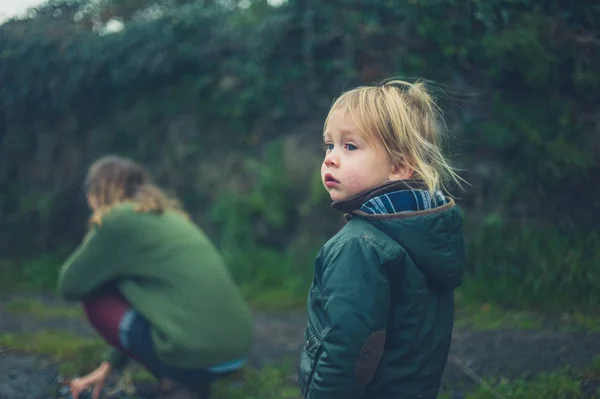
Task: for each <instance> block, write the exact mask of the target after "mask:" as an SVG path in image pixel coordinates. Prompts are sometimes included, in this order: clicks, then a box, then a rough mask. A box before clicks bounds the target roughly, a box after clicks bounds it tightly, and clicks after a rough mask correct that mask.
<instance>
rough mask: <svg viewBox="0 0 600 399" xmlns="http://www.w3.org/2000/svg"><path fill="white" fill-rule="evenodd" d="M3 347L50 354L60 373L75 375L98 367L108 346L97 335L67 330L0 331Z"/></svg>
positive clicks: (16, 350)
mask: <svg viewBox="0 0 600 399" xmlns="http://www.w3.org/2000/svg"><path fill="white" fill-rule="evenodd" d="M0 347H3V348H8V349H10V350H11V351H15V352H22V353H31V354H36V355H42V356H45V357H48V358H50V359H52V360H54V361H57V362H59V363H60V364H61V366H60V369H59V371H60V373H62V374H64V375H73V374H78V373H80V372H82V371H83V370H91V369H92V368H93V367H95V366H97V365H98V364H99V363H100V361H101V357H102V353H103V351H104V350H105V349H106V346H105V344H104V342H102V341H101V340H100V339H98V338H82V337H80V336H76V335H73V334H69V333H67V332H64V331H56V330H50V331H38V332H34V333H19V334H0Z"/></svg>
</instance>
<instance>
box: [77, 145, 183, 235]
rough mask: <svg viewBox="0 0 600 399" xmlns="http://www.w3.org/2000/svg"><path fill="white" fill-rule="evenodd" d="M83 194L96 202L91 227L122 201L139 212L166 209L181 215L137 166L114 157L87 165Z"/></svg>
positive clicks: (178, 209)
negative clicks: (134, 206)
mask: <svg viewBox="0 0 600 399" xmlns="http://www.w3.org/2000/svg"><path fill="white" fill-rule="evenodd" d="M85 192H86V194H87V195H88V196H90V197H91V198H93V199H94V200H95V201H96V203H97V208H96V209H95V210H94V212H93V214H92V216H91V218H90V225H94V224H96V225H98V224H101V223H102V218H103V216H104V215H106V214H107V213H108V212H110V210H111V209H112V207H114V206H115V205H117V204H119V203H123V202H132V203H135V204H136V205H137V207H136V210H137V211H138V212H155V213H159V214H160V213H163V212H164V211H165V210H167V209H173V210H176V211H179V212H183V210H182V209H181V207H180V204H179V201H177V199H175V198H170V197H169V196H168V195H167V194H166V193H164V192H163V191H162V190H161V189H160V188H158V187H157V186H155V185H154V184H153V183H152V181H151V179H150V176H149V175H148V173H147V172H146V171H145V170H144V169H143V168H142V167H141V166H140V165H138V164H137V163H135V162H134V161H132V160H130V159H127V158H123V157H119V156H116V155H108V156H104V157H102V158H100V159H98V160H97V161H95V162H94V163H93V164H92V166H90V169H89V171H88V174H87V176H86V178H85Z"/></svg>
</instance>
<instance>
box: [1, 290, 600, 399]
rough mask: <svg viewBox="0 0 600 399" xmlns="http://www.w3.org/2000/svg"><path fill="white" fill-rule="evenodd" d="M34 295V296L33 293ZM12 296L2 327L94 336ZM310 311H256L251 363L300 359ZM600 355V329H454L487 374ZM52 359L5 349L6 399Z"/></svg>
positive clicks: (453, 370) (463, 379) (39, 398)
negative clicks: (36, 313) (20, 309)
mask: <svg viewBox="0 0 600 399" xmlns="http://www.w3.org/2000/svg"><path fill="white" fill-rule="evenodd" d="M29 298H31V297H29ZM7 299H8V298H3V299H2V301H1V302H0V331H1V332H4V333H7V332H12V333H20V332H29V333H31V332H35V331H40V330H48V329H54V330H65V331H69V332H71V333H74V334H77V335H81V336H94V332H93V331H92V330H91V328H89V327H88V325H87V324H86V323H85V321H84V320H83V319H65V318H38V317H32V316H30V315H26V314H14V313H11V312H8V311H7V310H6V309H5V306H6V304H7V303H8V302H7ZM36 299H38V300H43V301H44V302H45V303H46V304H48V305H49V306H53V305H60V306H64V305H65V303H64V302H61V301H59V300H57V299H55V298H52V297H42V296H37V297H36ZM305 322H306V315H305V314H304V313H302V312H289V313H286V314H272V313H261V312H256V313H255V345H254V349H253V352H252V357H251V363H252V365H254V366H257V367H260V366H263V365H265V364H268V363H271V362H274V361H278V360H283V359H285V358H290V357H291V359H293V360H295V358H296V357H297V353H298V350H299V348H300V346H301V345H302V343H303V339H302V336H303V328H304V325H305ZM598 354H600V333H597V332H596V333H592V332H564V331H557V330H544V331H515V330H500V331H468V330H465V329H457V330H456V331H455V333H454V337H453V342H452V347H451V359H453V360H458V361H460V363H462V364H466V365H467V366H468V367H469V368H470V369H472V370H473V371H475V372H476V373H477V374H479V375H481V376H484V377H485V376H505V377H511V376H516V375H520V376H522V375H524V374H527V373H539V372H542V371H552V370H556V369H559V368H561V367H563V366H565V365H571V366H574V367H578V366H584V365H587V364H590V363H591V361H592V359H593V357H594V356H596V355H598ZM56 375H57V374H56V368H55V367H54V365H53V364H52V363H51V362H48V361H46V360H43V359H40V358H38V357H35V356H30V355H19V354H14V353H10V354H7V353H6V352H4V353H2V348H0V399H12V398H15V399H22V398H31V399H47V398H49V396H48V387H49V386H52V385H53V384H54V381H55V380H56ZM444 382H445V384H451V385H457V384H459V385H462V383H466V384H470V383H472V381H471V380H470V378H469V377H468V376H467V375H466V374H465V372H464V369H462V368H461V367H458V366H457V363H456V362H454V361H450V362H449V363H448V366H447V368H446V373H445V376H444Z"/></svg>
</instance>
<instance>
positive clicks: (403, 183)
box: [331, 179, 427, 213]
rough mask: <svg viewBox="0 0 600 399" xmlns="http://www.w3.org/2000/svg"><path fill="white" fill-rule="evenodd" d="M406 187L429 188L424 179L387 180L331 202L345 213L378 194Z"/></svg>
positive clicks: (415, 188) (358, 207)
mask: <svg viewBox="0 0 600 399" xmlns="http://www.w3.org/2000/svg"><path fill="white" fill-rule="evenodd" d="M406 189H411V190H427V186H426V185H425V183H424V182H423V181H422V180H416V179H413V180H394V181H386V182H385V183H383V184H382V185H380V186H377V187H374V188H372V189H370V190H367V191H363V192H362V193H358V194H356V195H354V196H352V197H350V198H347V199H345V200H342V201H334V202H333V203H332V204H331V207H332V208H334V209H337V210H339V211H342V212H344V213H350V212H353V211H356V210H358V209H360V207H361V206H362V205H363V204H364V203H365V202H367V201H368V200H370V199H371V198H375V197H377V196H380V195H383V194H388V193H391V192H394V191H399V190H406Z"/></svg>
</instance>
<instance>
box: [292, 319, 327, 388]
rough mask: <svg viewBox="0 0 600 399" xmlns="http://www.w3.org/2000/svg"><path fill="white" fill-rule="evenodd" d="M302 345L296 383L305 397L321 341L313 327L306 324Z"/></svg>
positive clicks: (318, 355) (319, 351)
mask: <svg viewBox="0 0 600 399" xmlns="http://www.w3.org/2000/svg"><path fill="white" fill-rule="evenodd" d="M304 339H305V342H304V346H303V347H302V351H301V352H300V367H299V372H298V384H299V386H300V390H301V391H302V396H303V397H305V398H306V395H307V394H308V387H309V385H310V382H311V380H312V377H313V374H314V373H315V367H316V365H317V361H318V360H319V357H320V356H321V352H322V343H321V340H320V339H319V338H318V337H317V335H316V334H315V332H314V330H313V328H312V327H311V326H310V325H308V327H306V330H305V331H304Z"/></svg>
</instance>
